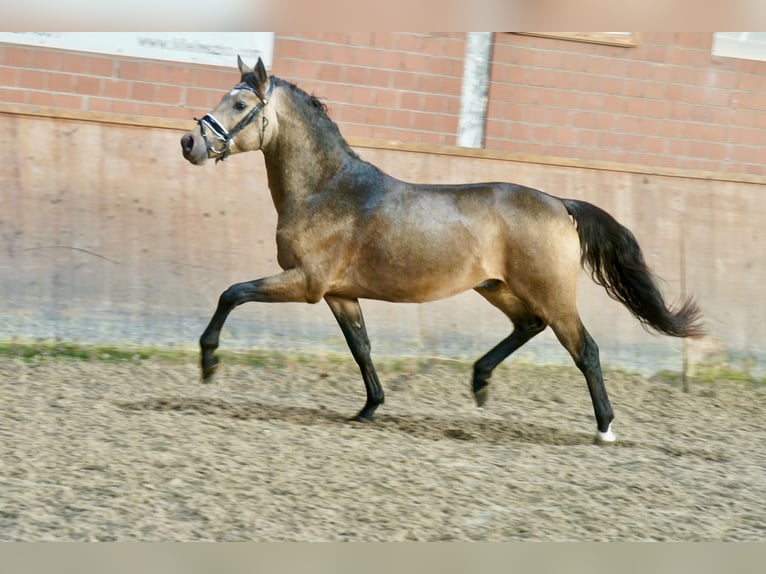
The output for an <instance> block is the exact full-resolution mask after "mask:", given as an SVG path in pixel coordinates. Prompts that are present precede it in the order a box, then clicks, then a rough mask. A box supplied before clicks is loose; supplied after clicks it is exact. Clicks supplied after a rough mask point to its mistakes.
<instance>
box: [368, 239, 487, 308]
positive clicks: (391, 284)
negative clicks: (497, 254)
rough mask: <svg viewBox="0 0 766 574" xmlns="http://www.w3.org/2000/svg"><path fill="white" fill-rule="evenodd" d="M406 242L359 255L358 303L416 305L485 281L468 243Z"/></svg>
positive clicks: (481, 264)
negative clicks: (375, 301) (376, 301)
mask: <svg viewBox="0 0 766 574" xmlns="http://www.w3.org/2000/svg"><path fill="white" fill-rule="evenodd" d="M416 235H418V234H416ZM411 239H412V240H411V241H399V242H394V243H392V242H390V241H383V242H380V243H378V244H377V245H374V246H372V245H371V246H369V248H368V249H367V250H364V251H362V252H361V253H359V260H358V261H357V262H356V265H355V266H354V273H353V276H354V277H355V281H354V283H355V284H356V285H358V286H359V287H360V288H361V291H363V292H364V294H363V295H359V296H360V297H365V298H371V299H381V300H385V301H399V302H411V303H422V302H425V301H435V300H437V299H443V298H445V297H449V296H451V295H456V294H458V293H461V292H463V291H466V290H468V289H472V288H473V287H475V286H476V285H477V284H479V283H480V282H481V281H484V280H486V279H488V278H490V277H489V276H488V275H491V273H488V271H487V269H486V268H487V265H486V261H484V260H483V258H482V257H481V256H480V253H479V250H478V246H476V245H475V242H474V241H473V240H468V241H467V240H466V238H465V237H462V238H461V237H460V234H457V235H452V236H449V237H447V236H443V237H438V238H435V237H433V236H431V237H426V236H423V235H420V236H419V237H418V236H415V237H412V238H411Z"/></svg>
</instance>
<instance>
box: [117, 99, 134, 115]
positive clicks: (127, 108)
mask: <svg viewBox="0 0 766 574" xmlns="http://www.w3.org/2000/svg"><path fill="white" fill-rule="evenodd" d="M112 112H114V113H116V114H127V115H136V114H137V113H138V104H136V103H135V102H130V101H125V100H115V101H113V102H112Z"/></svg>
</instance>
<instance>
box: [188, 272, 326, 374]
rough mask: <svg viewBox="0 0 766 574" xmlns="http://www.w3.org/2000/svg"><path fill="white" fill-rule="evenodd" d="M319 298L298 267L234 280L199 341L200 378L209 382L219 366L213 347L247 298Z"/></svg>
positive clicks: (271, 300)
mask: <svg viewBox="0 0 766 574" xmlns="http://www.w3.org/2000/svg"><path fill="white" fill-rule="evenodd" d="M320 299H321V295H320V296H319V297H317V296H312V295H311V294H310V293H309V290H308V289H307V281H306V276H305V274H304V273H303V271H302V270H300V269H289V270H287V271H285V272H283V273H280V274H278V275H272V276H270V277H264V278H263V279H256V280H255V281H247V282H245V283H236V284H234V285H232V286H231V287H229V288H228V289H227V290H226V291H224V292H223V293H222V294H221V297H220V298H219V299H218V307H216V310H215V313H214V314H213V317H212V319H210V323H208V326H207V328H206V329H205V332H204V333H202V336H201V337H200V340H199V345H200V350H201V356H200V365H201V367H202V379H203V381H208V380H209V379H210V378H211V377H212V376H213V373H215V371H216V368H217V367H218V358H217V357H216V356H215V350H216V349H217V348H218V344H219V338H220V335H221V329H223V324H224V323H225V322H226V318H227V317H228V316H229V313H231V312H232V310H233V309H234V308H235V307H237V306H239V305H241V304H242V303H248V302H250V301H260V302H264V303H287V302H311V303H315V302H317V301H319V300H320Z"/></svg>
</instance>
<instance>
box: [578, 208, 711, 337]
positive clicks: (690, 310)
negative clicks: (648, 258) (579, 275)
mask: <svg viewBox="0 0 766 574" xmlns="http://www.w3.org/2000/svg"><path fill="white" fill-rule="evenodd" d="M563 202H564V206H565V207H566V210H567V211H568V212H569V215H571V216H572V217H573V218H574V220H575V223H576V224H577V232H578V233H579V235H580V250H581V260H582V264H583V266H586V265H587V267H589V268H590V271H591V277H592V278H593V280H594V281H595V282H596V283H598V284H599V285H601V286H602V287H604V288H605V289H606V292H607V293H609V296H610V297H611V298H612V299H615V300H616V301H619V302H620V303H622V304H623V305H625V306H626V307H627V308H628V309H629V310H630V312H631V313H633V315H634V316H635V317H636V318H637V319H638V320H639V321H641V323H642V324H643V325H645V326H647V327H651V328H653V329H655V330H656V331H658V332H660V333H664V334H666V335H671V336H673V337H696V336H700V335H703V334H704V330H703V328H702V323H701V317H700V315H701V313H700V310H699V307H698V306H697V304H696V303H695V302H694V299H693V298H692V297H689V298H687V299H686V301H683V302H682V303H681V304H680V305H677V306H675V307H674V308H669V307H668V306H667V304H666V303H665V299H664V298H663V296H662V292H661V291H660V289H659V287H658V286H657V282H656V280H655V278H654V276H653V275H652V273H651V271H649V268H648V267H647V266H646V262H645V261H644V255H643V253H642V252H641V248H640V247H639V245H638V241H636V238H635V237H634V236H633V233H631V231H630V230H629V229H628V228H627V227H625V226H623V225H621V224H620V223H618V222H617V221H616V220H615V219H614V217H612V216H611V215H609V214H608V213H607V212H606V211H604V210H603V209H601V208H599V207H596V206H595V205H591V204H590V203H587V202H585V201H576V200H573V199H565V200H563Z"/></svg>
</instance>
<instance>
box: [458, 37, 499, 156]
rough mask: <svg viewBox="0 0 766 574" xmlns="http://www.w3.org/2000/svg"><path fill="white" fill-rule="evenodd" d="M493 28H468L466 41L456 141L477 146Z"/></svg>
mask: <svg viewBox="0 0 766 574" xmlns="http://www.w3.org/2000/svg"><path fill="white" fill-rule="evenodd" d="M491 51H492V32H469V33H468V36H467V38H466V43H465V60H464V64H463V85H462V87H461V90H460V118H459V120H458V127H457V145H459V146H463V147H474V148H480V147H482V145H483V144H484V123H485V120H486V117H487V92H488V91H489V64H490V53H491Z"/></svg>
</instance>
